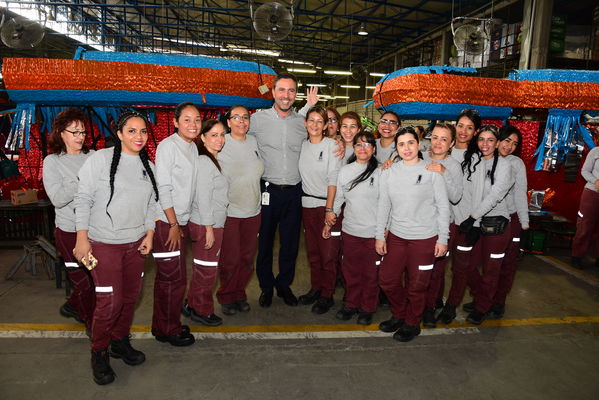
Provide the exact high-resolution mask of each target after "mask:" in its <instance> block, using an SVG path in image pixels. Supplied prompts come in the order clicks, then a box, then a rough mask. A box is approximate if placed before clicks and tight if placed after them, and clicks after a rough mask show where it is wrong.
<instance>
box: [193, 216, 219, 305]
mask: <svg viewBox="0 0 599 400" xmlns="http://www.w3.org/2000/svg"><path fill="white" fill-rule="evenodd" d="M213 231H214V244H213V245H212V247H211V248H209V249H205V248H204V246H205V244H206V227H205V226H203V225H197V224H194V223H193V222H190V223H189V237H190V238H191V248H192V253H193V265H192V273H191V283H190V284H189V293H188V302H189V306H190V307H191V308H193V309H194V310H195V312H196V313H197V314H200V315H204V316H206V315H210V314H214V300H213V298H212V291H213V290H214V286H215V285H216V278H217V276H218V258H219V256H220V249H221V245H222V243H223V231H224V229H223V228H213Z"/></svg>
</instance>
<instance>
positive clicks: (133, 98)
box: [7, 89, 273, 108]
mask: <svg viewBox="0 0 599 400" xmlns="http://www.w3.org/2000/svg"><path fill="white" fill-rule="evenodd" d="M7 93H8V96H9V97H10V99H11V100H12V101H14V102H15V103H36V104H41V105H98V106H101V105H107V106H119V105H133V104H136V105H137V104H140V105H141V104H143V105H177V104H179V103H181V102H183V101H191V102H194V103H196V104H197V105H198V106H199V107H215V108H216V107H219V108H221V107H222V108H226V107H231V106H234V105H236V104H243V105H244V106H246V107H248V108H269V107H271V106H272V104H273V100H272V99H259V98H254V97H242V96H228V95H223V94H209V93H205V94H204V96H205V98H206V102H204V100H203V99H202V94H201V93H160V92H137V91H124V90H123V91H121V90H103V91H100V92H98V91H87V90H29V89H17V90H8V91H7Z"/></svg>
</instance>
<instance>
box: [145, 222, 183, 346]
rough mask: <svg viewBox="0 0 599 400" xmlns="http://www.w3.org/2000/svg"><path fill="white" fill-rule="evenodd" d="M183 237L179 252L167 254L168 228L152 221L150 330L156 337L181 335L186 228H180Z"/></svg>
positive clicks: (164, 223) (163, 223)
mask: <svg viewBox="0 0 599 400" xmlns="http://www.w3.org/2000/svg"><path fill="white" fill-rule="evenodd" d="M179 228H180V229H181V231H182V232H183V235H184V237H182V238H181V248H180V249H177V250H174V251H170V250H169V249H168V248H167V246H166V239H167V238H168V232H169V229H170V226H169V224H167V223H166V222H163V221H156V231H155V233H154V248H153V250H152V255H153V256H154V261H156V279H155V280H154V314H153V316H152V330H153V331H154V332H155V333H156V334H157V335H166V336H174V335H178V334H179V333H181V316H180V313H181V307H182V306H183V297H184V296H185V287H186V284H187V266H186V254H185V253H186V252H185V248H186V244H187V240H188V238H189V231H188V228H187V225H180V226H179Z"/></svg>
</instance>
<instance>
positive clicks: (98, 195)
mask: <svg viewBox="0 0 599 400" xmlns="http://www.w3.org/2000/svg"><path fill="white" fill-rule="evenodd" d="M113 153H114V148H109V149H102V150H98V151H96V152H95V153H94V154H92V155H91V156H90V157H88V159H87V160H86V161H85V163H84V164H83V166H82V167H81V169H80V170H79V174H78V177H79V187H78V190H77V194H76V195H75V215H76V226H77V230H78V231H81V230H87V231H89V232H88V236H89V238H90V239H91V240H94V241H97V242H102V243H110V244H122V243H132V242H135V241H137V240H139V239H140V238H142V237H143V236H144V235H145V234H146V231H148V230H153V229H154V221H155V219H156V207H157V202H156V201H155V193H154V189H153V187H152V181H151V180H150V177H149V176H148V173H147V172H146V170H145V169H144V166H143V164H142V163H141V159H140V158H139V156H132V155H129V154H126V153H121V158H120V161H119V165H118V168H117V171H116V174H115V177H114V193H113V196H112V201H111V202H110V205H109V206H108V209H107V208H106V205H107V204H108V199H109V198H110V164H111V163H112V155H113ZM150 168H152V171H155V169H154V164H152V163H151V162H150ZM107 212H108V213H109V214H110V216H109V215H108V213H107Z"/></svg>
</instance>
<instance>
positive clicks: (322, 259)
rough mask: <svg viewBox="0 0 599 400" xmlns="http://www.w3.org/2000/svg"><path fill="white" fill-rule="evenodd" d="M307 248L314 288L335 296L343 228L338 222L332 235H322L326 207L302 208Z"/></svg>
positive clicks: (321, 293) (325, 294) (332, 230)
mask: <svg viewBox="0 0 599 400" xmlns="http://www.w3.org/2000/svg"><path fill="white" fill-rule="evenodd" d="M302 221H303V223H304V230H305V235H304V239H305V241H306V250H307V254H308V262H309V263H310V283H311V286H312V289H314V290H320V295H321V296H322V297H333V292H334V290H335V280H336V277H337V260H338V257H339V248H340V247H341V229H340V227H339V224H338V223H336V224H335V225H334V226H332V227H331V237H330V238H328V239H324V238H323V237H322V228H323V227H324V207H316V208H306V207H304V208H303V209H302Z"/></svg>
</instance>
